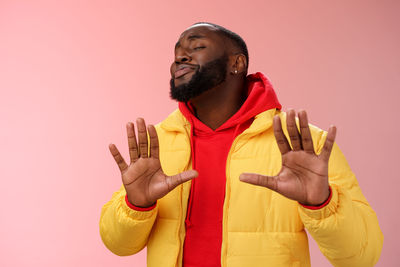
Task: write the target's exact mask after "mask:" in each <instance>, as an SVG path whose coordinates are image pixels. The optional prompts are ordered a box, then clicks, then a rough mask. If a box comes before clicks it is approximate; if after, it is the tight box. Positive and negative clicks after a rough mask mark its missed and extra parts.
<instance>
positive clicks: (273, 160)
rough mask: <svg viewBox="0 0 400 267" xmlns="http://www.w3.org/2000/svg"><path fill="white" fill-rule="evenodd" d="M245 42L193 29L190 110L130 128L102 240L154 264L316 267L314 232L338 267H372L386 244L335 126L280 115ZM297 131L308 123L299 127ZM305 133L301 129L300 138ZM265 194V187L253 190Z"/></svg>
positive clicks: (181, 90) (182, 102) (184, 54)
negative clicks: (251, 68)
mask: <svg viewBox="0 0 400 267" xmlns="http://www.w3.org/2000/svg"><path fill="white" fill-rule="evenodd" d="M248 60H249V57H248V52H247V48H246V45H245V43H244V41H243V40H242V39H241V38H240V37H239V36H238V35H237V34H234V33H232V32H231V31H229V30H227V29H225V28H223V27H221V26H218V25H215V24H211V23H197V24H194V25H192V26H191V27H189V28H188V29H187V30H185V31H184V32H183V33H182V34H181V36H180V38H179V40H178V42H177V43H176V46H175V61H174V62H173V63H172V65H171V82H170V84H171V92H170V93H171V97H172V98H173V99H175V100H177V101H178V102H179V110H176V111H175V112H173V113H172V114H171V115H170V116H169V117H168V118H167V119H166V120H164V121H163V122H162V123H160V124H158V125H157V126H156V127H154V126H152V125H149V126H148V127H147V128H146V126H145V122H144V120H143V119H141V118H139V119H138V120H137V130H138V142H137V139H136V135H135V130H134V125H133V123H128V124H127V134H128V144H129V153H130V164H129V165H128V164H127V163H126V162H125V161H124V159H123V158H122V156H121V155H120V153H119V151H118V149H117V148H116V146H115V145H113V144H111V145H110V147H109V148H110V152H111V153H112V155H113V157H114V158H115V160H116V162H117V164H118V166H119V169H120V170H121V175H122V181H123V186H122V187H121V189H120V190H119V191H118V192H116V193H114V195H113V196H112V199H111V200H110V201H109V202H108V203H107V204H105V205H104V207H103V209H102V213H101V219H100V233H101V237H102V240H103V242H104V244H105V245H106V246H107V247H108V248H109V249H110V250H111V251H112V252H114V253H115V254H117V255H132V254H134V253H137V252H138V251H140V250H141V249H143V248H144V247H145V246H147V253H148V255H147V261H148V266H150V267H153V266H184V267H194V266H229V267H231V266H310V259H309V251H308V241H307V235H306V232H305V230H306V229H307V231H308V232H309V233H310V234H311V235H312V237H313V238H314V239H315V240H316V242H317V243H318V245H319V247H320V249H321V251H322V253H323V254H324V255H325V256H326V257H327V258H328V259H329V261H330V262H331V263H332V264H333V265H334V266H352V267H354V266H363V267H364V266H372V265H374V264H375V263H376V262H377V260H378V258H379V255H380V251H381V247H382V242H383V235H382V233H381V231H380V228H379V225H378V221H377V218H376V215H375V213H374V211H373V210H372V209H371V207H370V206H369V204H368V202H367V201H366V199H365V198H364V196H363V195H362V193H361V190H360V188H359V186H358V183H357V181H356V178H355V176H354V174H353V173H352V171H351V170H350V168H349V166H348V165H347V162H346V160H345V158H344V156H343V155H342V153H341V152H340V150H339V148H338V147H337V146H336V144H335V143H334V140H335V135H336V128H335V127H334V126H332V127H330V128H329V130H328V132H327V133H326V132H324V131H322V130H320V129H318V128H316V127H314V126H311V125H309V124H308V120H307V114H306V112H305V111H300V112H299V113H298V117H299V118H298V122H296V119H295V117H296V114H295V111H293V110H289V111H288V112H287V113H286V114H285V113H284V112H281V111H280V109H281V105H280V104H279V102H278V100H277V97H276V95H275V92H274V91H273V89H272V86H271V85H270V83H269V81H268V80H267V78H266V77H264V76H263V75H262V74H261V73H256V74H251V75H247V66H248ZM296 123H297V124H296ZM298 128H299V130H298ZM254 185H258V186H254Z"/></svg>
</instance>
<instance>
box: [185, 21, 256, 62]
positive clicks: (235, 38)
mask: <svg viewBox="0 0 400 267" xmlns="http://www.w3.org/2000/svg"><path fill="white" fill-rule="evenodd" d="M197 24H208V25H211V26H213V27H214V28H216V29H217V30H218V32H219V33H221V34H222V35H223V36H225V37H227V38H228V39H230V40H231V41H232V42H233V44H234V45H235V46H237V48H239V49H240V52H241V53H243V55H244V56H245V57H246V61H247V66H249V52H248V51H247V45H246V43H245V41H244V40H243V38H242V37H240V36H239V35H238V34H237V33H234V32H232V31H230V30H228V29H227V28H224V27H222V26H220V25H217V24H214V23H211V22H196V23H194V24H193V25H197ZM193 25H192V26H193Z"/></svg>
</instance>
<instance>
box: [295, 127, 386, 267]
mask: <svg viewBox="0 0 400 267" xmlns="http://www.w3.org/2000/svg"><path fill="white" fill-rule="evenodd" d="M325 139H326V132H324V134H323V135H322V138H321V139H320V142H318V143H319V144H318V148H317V153H320V151H321V150H322V146H323V144H324V141H325ZM328 168H329V183H330V186H331V189H332V197H331V200H330V202H329V203H328V205H326V206H324V207H323V208H321V209H317V210H312V209H307V208H305V207H302V206H301V205H299V208H298V209H299V213H300V217H301V220H302V221H303V223H304V226H305V227H306V229H307V231H308V232H309V233H310V234H311V236H312V237H313V238H314V239H315V240H316V242H317V243H318V246H319V248H320V250H321V252H322V253H323V254H324V255H325V256H326V257H327V258H328V260H329V261H330V262H331V263H332V264H333V266H337V267H339V266H352V267H357V266H360V267H366V266H373V265H375V264H376V262H377V261H378V259H379V256H380V253H381V249H382V244H383V234H382V232H381V230H380V227H379V224H378V219H377V216H376V214H375V212H374V210H373V209H372V208H371V207H370V205H369V204H368V202H367V200H366V199H365V197H364V196H363V194H362V192H361V189H360V187H359V185H358V182H357V180H356V178H355V176H354V174H353V172H352V171H351V169H350V167H349V165H348V163H347V161H346V159H345V157H344V155H343V154H342V152H341V151H340V149H339V147H338V146H337V145H336V144H334V146H333V149H332V153H331V157H330V159H329V167H328Z"/></svg>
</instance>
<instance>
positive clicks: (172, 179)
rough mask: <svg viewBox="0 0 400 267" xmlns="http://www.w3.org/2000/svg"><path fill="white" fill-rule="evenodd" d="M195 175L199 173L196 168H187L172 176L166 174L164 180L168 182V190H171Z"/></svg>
mask: <svg viewBox="0 0 400 267" xmlns="http://www.w3.org/2000/svg"><path fill="white" fill-rule="evenodd" d="M197 176H199V173H198V172H197V171H196V170H189V171H185V172H181V173H179V174H177V175H174V176H167V177H166V182H167V184H168V190H169V191H171V190H172V189H174V188H175V187H177V186H178V185H180V184H183V183H184V182H187V181H189V180H192V179H193V178H195V177H197Z"/></svg>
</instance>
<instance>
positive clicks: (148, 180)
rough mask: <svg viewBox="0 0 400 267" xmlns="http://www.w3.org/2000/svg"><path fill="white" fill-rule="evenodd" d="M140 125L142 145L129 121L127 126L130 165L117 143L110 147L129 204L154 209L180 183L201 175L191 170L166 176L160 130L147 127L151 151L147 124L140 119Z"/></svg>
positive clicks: (139, 135)
mask: <svg viewBox="0 0 400 267" xmlns="http://www.w3.org/2000/svg"><path fill="white" fill-rule="evenodd" d="M136 123H137V128H138V140H139V145H138V143H137V142H136V136H135V129H134V125H133V123H131V122H129V123H128V124H127V125H126V129H127V134H128V145H129V155H130V159H131V161H130V164H129V166H128V165H127V164H126V162H125V160H124V158H123V157H122V156H121V154H120V153H119V151H118V149H117V147H116V146H115V145H114V144H110V145H109V149H110V152H111V154H112V155H113V157H114V159H115V161H116V162H117V164H118V167H119V169H120V171H121V176H122V182H123V184H124V186H125V190H126V194H127V197H128V201H129V202H130V203H131V204H133V205H135V206H137V207H150V206H152V205H153V204H154V203H155V202H156V201H157V199H160V198H161V197H163V196H165V195H166V194H167V193H168V192H170V191H171V190H172V189H174V188H175V187H176V186H178V185H179V184H181V183H184V182H186V181H189V180H191V179H193V178H195V177H196V176H197V175H198V173H197V172H196V171H195V170H190V171H186V172H183V173H180V174H177V175H174V176H166V175H165V174H164V172H163V170H162V168H161V164H160V159H159V147H158V137H157V132H156V129H155V128H154V126H153V125H149V126H148V128H147V131H148V133H149V137H150V138H149V139H150V149H149V146H148V141H147V131H146V125H145V122H144V120H143V119H142V118H139V119H137V121H136ZM149 150H150V153H149Z"/></svg>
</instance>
